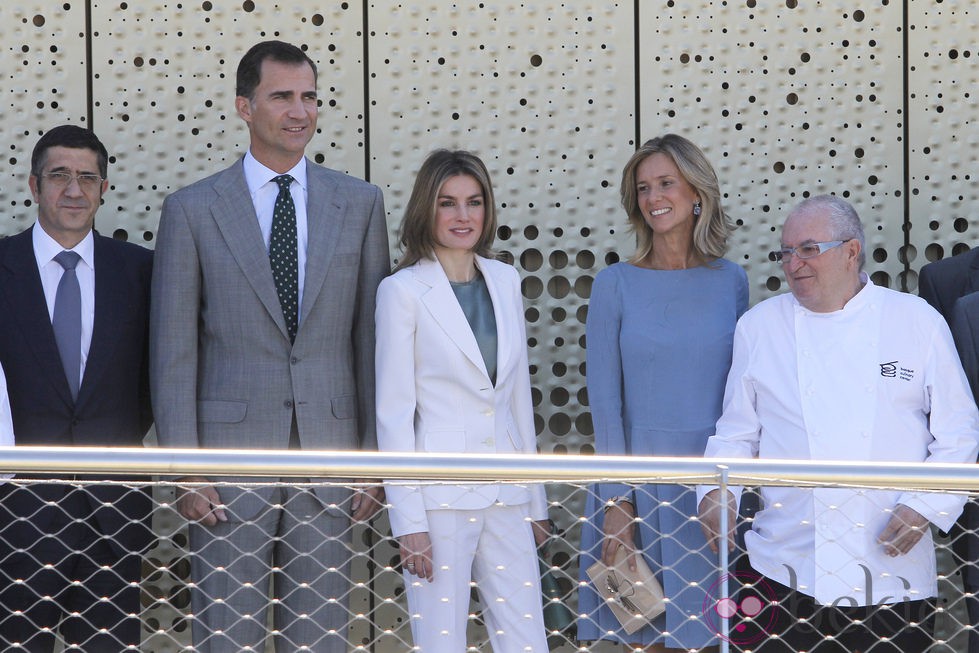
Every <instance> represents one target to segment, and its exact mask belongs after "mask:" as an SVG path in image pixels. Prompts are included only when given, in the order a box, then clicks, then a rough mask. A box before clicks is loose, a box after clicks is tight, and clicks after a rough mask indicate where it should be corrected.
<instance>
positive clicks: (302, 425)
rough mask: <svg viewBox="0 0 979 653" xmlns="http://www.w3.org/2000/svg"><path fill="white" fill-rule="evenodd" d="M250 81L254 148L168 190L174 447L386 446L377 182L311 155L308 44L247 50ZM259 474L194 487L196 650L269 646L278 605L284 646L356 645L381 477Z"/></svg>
mask: <svg viewBox="0 0 979 653" xmlns="http://www.w3.org/2000/svg"><path fill="white" fill-rule="evenodd" d="M236 94H237V97H236V99H235V109H236V110H237V113H238V116H239V117H240V118H241V119H242V120H244V121H245V123H246V124H247V125H248V132H249V137H250V143H249V148H248V152H247V153H246V154H245V155H244V157H242V158H241V159H239V160H238V161H237V162H236V163H234V164H233V165H232V166H231V167H230V168H227V169H226V170H223V171H221V172H218V173H217V174H215V175H212V176H210V177H208V178H206V179H203V180H201V181H199V182H197V183H195V184H192V185H190V186H188V187H186V188H183V189H181V190H178V191H177V192H175V193H173V194H172V195H170V196H169V197H167V199H166V200H165V201H164V203H163V212H162V215H161V218H160V229H159V233H158V238H157V246H156V259H155V261H156V263H155V270H154V279H153V293H154V294H153V306H152V316H151V320H150V322H151V362H152V364H151V367H152V372H151V377H152V386H153V398H154V408H155V412H156V417H157V431H158V434H159V438H160V443H161V444H162V445H163V446H169V447H204V448H271V449H286V448H303V449H361V448H362V449H374V448H376V446H377V437H376V433H375V420H374V301H375V297H374V295H375V293H376V290H377V285H378V283H380V280H381V279H382V278H383V277H384V276H385V275H386V274H387V272H388V270H389V265H390V263H389V261H390V259H389V254H388V248H387V229H386V226H385V221H384V203H383V200H382V197H381V191H380V189H378V188H377V187H376V186H372V185H370V184H368V183H366V182H364V181H361V180H359V179H354V178H352V177H349V176H347V175H345V174H342V173H339V172H336V171H333V170H329V169H327V168H324V167H322V166H319V165H316V164H314V163H313V162H311V161H309V160H308V159H306V157H305V156H304V154H305V148H306V145H307V143H309V140H310V139H311V138H312V137H313V134H314V133H315V132H316V119H317V111H318V99H317V94H316V66H315V64H314V63H313V61H312V60H311V59H310V58H309V57H308V56H307V55H306V54H305V53H304V52H303V51H302V50H301V49H299V48H298V47H296V46H294V45H290V44H288V43H283V42H281V41H266V42H263V43H259V44H257V45H256V46H254V47H253V48H251V49H250V50H249V51H248V52H247V53H246V54H245V55H244V57H243V58H242V60H241V62H240V63H239V65H238V72H237V89H236ZM217 480H220V481H222V482H221V483H220V484H218V483H215V481H217ZM255 480H263V479H245V478H230V479H229V478H222V479H213V478H212V479H206V478H192V479H185V481H186V482H185V483H184V484H183V487H184V488H185V489H184V490H182V491H181V493H180V496H179V499H178V504H177V507H178V509H179V510H180V512H181V514H183V515H184V516H185V517H186V518H187V519H189V520H191V525H190V549H191V552H192V554H193V556H192V558H191V564H192V569H191V575H192V577H193V580H194V586H193V591H192V604H193V612H194V622H193V634H194V645H195V647H196V650H198V651H215V652H219V653H220V652H224V651H239V650H245V649H246V648H247V650H253V651H262V650H264V643H265V639H266V635H267V631H266V623H267V621H266V616H267V614H268V610H269V608H270V605H274V606H275V607H274V615H273V617H274V629H275V639H276V650H283V651H297V650H311V651H317V652H320V653H321V652H330V651H348V650H349V649H350V648H351V647H350V645H349V644H348V643H347V641H346V637H345V635H346V627H347V624H348V623H349V621H350V615H349V613H348V612H347V610H346V602H347V596H348V595H349V593H350V589H351V583H350V577H349V569H350V565H349V562H350V557H351V555H350V550H349V548H348V547H349V543H350V520H351V518H352V519H353V520H355V521H356V520H363V519H367V518H368V517H370V516H371V514H373V513H374V511H375V510H376V509H377V508H378V507H379V504H378V503H377V502H376V501H375V498H376V497H377V496H378V494H379V489H377V488H371V489H370V490H365V491H362V492H355V493H351V492H350V491H349V490H346V489H344V488H342V487H337V486H327V485H317V486H316V487H315V488H314V489H313V490H310V489H308V488H307V487H302V486H298V485H296V484H295V483H292V482H289V481H288V480H285V481H283V482H282V483H281V484H278V485H264V486H261V487H256V488H244V487H242V486H241V484H242V483H243V482H246V481H255ZM264 480H265V481H266V483H267V481H268V479H264ZM191 481H193V482H194V484H193V485H192V484H191ZM273 579H274V582H271V581H273ZM270 582H271V585H272V586H273V588H274V589H273V590H272V591H273V594H272V599H273V600H272V602H271V603H270V601H269V592H270ZM249 647H250V648H249ZM302 647H308V649H307V648H302Z"/></svg>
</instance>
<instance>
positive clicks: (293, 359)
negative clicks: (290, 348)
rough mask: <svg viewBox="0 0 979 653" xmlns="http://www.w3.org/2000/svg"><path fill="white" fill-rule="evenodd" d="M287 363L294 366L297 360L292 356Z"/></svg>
mask: <svg viewBox="0 0 979 653" xmlns="http://www.w3.org/2000/svg"><path fill="white" fill-rule="evenodd" d="M289 362H290V363H292V364H293V365H295V364H296V363H298V362H299V359H298V358H296V357H295V356H293V357H292V358H290V359H289Z"/></svg>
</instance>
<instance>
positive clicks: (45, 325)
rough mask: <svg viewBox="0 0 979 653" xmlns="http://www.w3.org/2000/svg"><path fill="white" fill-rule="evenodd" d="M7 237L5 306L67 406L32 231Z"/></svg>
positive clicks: (0, 283)
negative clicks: (8, 308) (9, 309)
mask: <svg viewBox="0 0 979 653" xmlns="http://www.w3.org/2000/svg"><path fill="white" fill-rule="evenodd" d="M10 239H11V240H10V247H9V248H8V249H7V255H6V256H5V257H4V261H3V265H2V267H3V275H4V278H3V279H0V292H3V293H4V295H5V296H6V298H7V305H8V306H9V307H10V308H11V312H12V313H13V314H12V315H11V316H10V319H12V320H13V321H15V322H17V324H18V325H19V326H20V329H21V332H22V333H23V334H24V340H25V341H26V342H27V343H28V347H29V348H30V350H31V353H32V354H33V355H34V358H36V359H37V362H38V369H39V372H40V373H41V374H43V375H44V377H45V378H47V379H49V380H50V381H51V385H53V386H54V388H55V390H56V391H57V393H58V395H59V396H60V397H61V398H62V399H63V400H64V402H65V403H66V404H68V405H69V406H70V405H72V403H73V402H72V399H71V389H70V388H69V387H68V379H67V378H65V369H64V367H62V365H61V354H59V353H58V344H57V342H55V339H54V328H53V327H52V326H51V316H50V315H48V305H47V302H46V301H45V299H44V288H43V287H42V286H41V275H40V274H39V273H38V271H37V259H36V258H35V257H34V241H33V238H32V236H31V230H30V229H27V230H26V231H23V232H21V233H19V234H17V235H16V236H10ZM25 355H26V352H25Z"/></svg>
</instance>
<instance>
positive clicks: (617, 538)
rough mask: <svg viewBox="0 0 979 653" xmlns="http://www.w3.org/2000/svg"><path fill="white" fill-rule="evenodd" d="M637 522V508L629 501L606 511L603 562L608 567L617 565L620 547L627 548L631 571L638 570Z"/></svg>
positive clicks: (603, 528) (603, 525) (603, 526)
mask: <svg viewBox="0 0 979 653" xmlns="http://www.w3.org/2000/svg"><path fill="white" fill-rule="evenodd" d="M635 520H636V508H635V506H633V505H632V503H631V502H629V501H624V500H623V501H618V502H617V503H616V504H615V505H614V506H610V507H609V508H608V509H607V510H606V511H605V520H604V522H603V524H602V530H603V531H604V533H605V539H604V540H603V541H602V562H604V563H605V565H606V566H608V567H611V566H612V565H613V564H614V563H615V556H616V554H617V553H618V551H619V547H625V549H626V553H627V554H628V564H629V570H630V571H635V570H636V561H635V558H634V555H635V552H636V551H635V547H636V539H635V530H636V524H635Z"/></svg>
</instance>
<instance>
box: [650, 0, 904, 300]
mask: <svg viewBox="0 0 979 653" xmlns="http://www.w3.org/2000/svg"><path fill="white" fill-rule="evenodd" d="M901 20H902V8H901V3H899V2H891V3H888V2H883V3H881V2H878V3H873V4H871V3H863V4H859V3H857V4H854V3H852V2H842V1H829V2H796V0H786V1H784V2H764V1H756V0H747V1H746V2H727V3H722V2H706V1H704V0H700V1H697V2H693V3H690V2H673V1H672V0H665V1H661V0H657V1H656V2H642V3H640V35H641V36H640V42H639V64H638V65H639V69H640V76H641V84H640V94H641V96H640V97H641V106H642V113H641V116H640V118H641V124H642V136H643V138H648V137H651V136H653V135H655V134H659V133H663V132H678V133H681V134H684V135H686V136H688V137H689V138H690V139H691V140H693V141H694V142H696V143H697V144H699V145H700V146H701V147H702V148H703V149H704V151H705V152H706V153H707V155H708V157H709V158H710V159H711V161H712V162H713V164H714V167H715V168H716V170H717V174H718V177H719V179H720V182H721V190H722V193H724V194H725V196H726V201H727V207H728V210H729V211H730V213H731V214H732V215H733V216H734V217H735V218H737V219H739V220H740V221H741V222H742V223H743V226H742V228H741V229H740V230H738V231H737V232H736V233H735V235H734V238H733V240H732V243H731V245H732V247H731V252H730V254H729V256H730V258H731V259H732V260H734V261H736V262H738V263H740V264H741V265H743V266H744V267H745V268H746V269H747V271H748V278H749V283H750V289H751V302H752V304H754V303H757V302H758V301H759V300H761V299H764V298H765V297H767V296H769V295H772V294H775V293H777V292H781V291H784V290H787V288H786V287H785V284H784V281H783V277H782V274H781V270H780V269H779V266H778V265H776V264H775V263H773V262H771V261H770V260H769V257H768V253H769V251H771V250H772V249H774V248H775V247H777V246H778V244H779V227H780V225H781V223H782V221H783V220H784V218H785V215H786V213H787V211H788V209H790V208H791V207H792V206H793V205H794V204H796V203H797V202H799V201H801V200H802V199H803V198H804V197H806V196H807V195H816V194H820V193H835V194H838V195H842V196H843V197H845V198H847V199H848V201H850V202H851V203H853V204H854V206H855V207H856V209H857V211H858V212H859V213H860V214H861V217H862V218H863V220H864V223H865V225H866V228H867V249H868V263H867V268H868V271H869V272H871V273H872V274H873V275H874V279H875V280H876V281H877V282H878V283H884V284H886V285H889V286H891V287H898V288H899V287H900V280H899V278H898V275H899V273H900V272H901V271H902V270H903V266H902V264H901V262H900V260H899V256H898V254H899V250H900V248H901V246H902V245H903V244H904V234H903V232H902V213H903V199H902V198H901V188H902V186H903V174H904V170H903V143H902V140H901V139H902V125H901V119H902V118H901V114H902V103H903V88H902V60H901V59H902V44H901V37H900V26H901Z"/></svg>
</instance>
